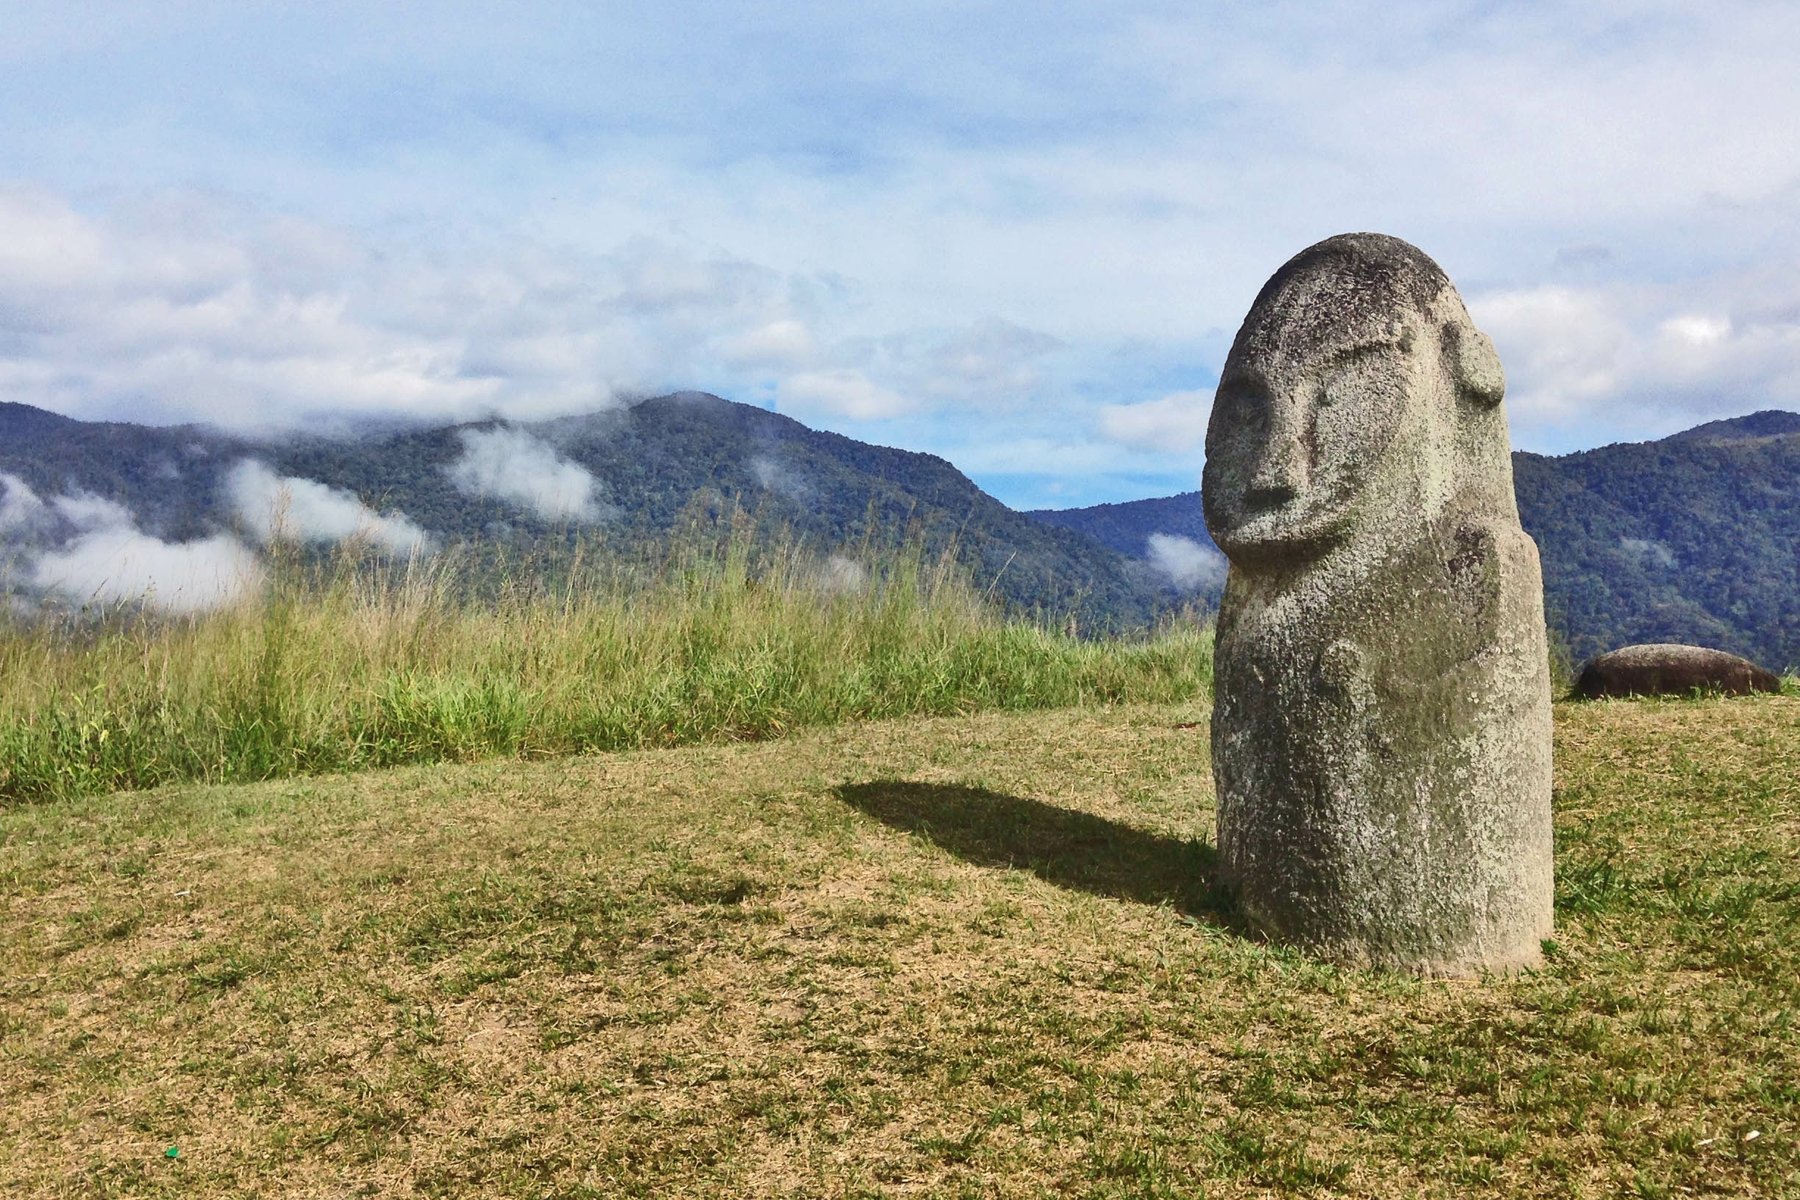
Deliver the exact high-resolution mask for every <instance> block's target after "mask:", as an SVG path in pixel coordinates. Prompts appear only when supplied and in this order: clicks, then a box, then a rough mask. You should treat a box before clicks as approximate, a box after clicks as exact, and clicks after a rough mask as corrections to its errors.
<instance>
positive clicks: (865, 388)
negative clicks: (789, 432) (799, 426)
mask: <svg viewBox="0 0 1800 1200" xmlns="http://www.w3.org/2000/svg"><path fill="white" fill-rule="evenodd" d="M781 400H782V403H783V405H792V406H793V407H795V408H798V409H801V410H802V411H805V410H822V411H824V412H827V413H833V414H836V415H839V416H845V417H851V418H854V419H856V420H859V421H876V420H882V419H885V418H889V417H898V416H901V415H903V414H905V413H907V412H911V411H913V410H914V409H915V408H916V407H917V405H915V404H913V403H912V402H910V401H908V400H907V399H906V397H904V396H902V395H900V394H899V393H898V392H894V391H890V390H889V389H887V388H885V387H882V386H881V385H880V384H877V383H874V382H872V381H871V380H870V379H869V378H868V376H866V375H864V374H863V373H862V372H860V371H851V370H834V371H802V372H800V373H799V374H796V375H790V376H788V377H787V378H786V379H784V380H782V381H781Z"/></svg>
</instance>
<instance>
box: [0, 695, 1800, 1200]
mask: <svg viewBox="0 0 1800 1200" xmlns="http://www.w3.org/2000/svg"><path fill="white" fill-rule="evenodd" d="M1205 717H1206V710H1205V708H1204V707H1203V706H1199V705H1190V706H1177V707H1118V708H1098V707H1097V708H1088V709H1066V710H1058V711H1052V712H1047V713H1027V714H995V715H980V716H974V717H966V718H954V717H952V718H938V719H928V720H899V721H888V722H875V723H867V724H855V725H846V726H841V727H838V728H834V729H826V730H820V731H813V732H808V733H805V734H803V735H799V736H795V737H791V738H788V739H785V740H774V741H765V742H758V743H754V744H748V745H737V746H705V747H696V748H686V749H673V750H661V751H644V752H632V753H623V754H614V755H604V756H590V757H574V758H560V759H549V760H542V761H527V762H520V761H506V762H493V763H486V764H476V765H445V766H430V767H413V768H401V769H395V770H390V771H384V772H374V773H367V774H360V775H349V776H339V777H331V778H318V779H306V780H290V781H285V782H275V783H268V784H258V785H251V786H233V787H191V786H183V787H173V788H167V789H164V790H159V791H153V792H142V793H127V794H120V795H114V796H109V797H103V798H98V799H91V800H74V801H58V802H50V803H43V804H37V805H23V806H16V807H14V808H12V809H10V810H9V811H5V812H0V1149H3V1150H4V1153H0V1195H6V1196H14V1195H17V1196H112V1195H167V1196H184V1197H226V1196H246V1195H258V1194H261V1195H291V1196H320V1197H340V1196H364V1195H382V1196H387V1195H401V1196H406V1195H421V1196H563V1197H578V1196H630V1195H642V1196H687V1195H716V1196H791V1195H799V1196H878V1195H933V1196H936V1195H946V1196H959V1195H962V1196H982V1197H987V1196H1036V1195H1059V1196H1199V1195H1204V1196H1220V1197H1227V1196H1263V1195H1288V1194H1313V1195H1321V1196H1336V1195H1343V1196H1395V1197H1400V1196H1406V1197H1412V1196H1471V1195H1480V1196H1616V1195H1639V1196H1676V1195H1690V1194H1691V1195H1707V1194H1712V1195H1726V1196H1755V1195H1766V1196H1795V1195H1800V1145H1797V1142H1796V1138H1797V1136H1800V699H1795V698H1793V697H1791V696H1781V697H1759V698H1755V699H1748V700H1701V701H1673V702H1658V703H1650V702H1633V703H1602V704H1594V705H1587V706H1578V705H1561V706H1559V707H1558V711H1557V721H1558V747H1557V749H1558V761H1557V779H1558V789H1557V807H1558V814H1557V829H1558V835H1559V838H1558V841H1559V845H1558V874H1559V896H1558V924H1559V927H1558V931H1557V935H1556V939H1555V941H1554V943H1553V944H1552V946H1551V947H1550V954H1549V957H1548V960H1547V962H1546V965H1545V967H1544V968H1543V969H1542V970H1541V971H1539V972H1535V973H1530V974H1527V975H1524V976H1520V977H1516V978H1508V979H1498V978H1496V979H1487V980H1479V981H1474V982H1457V983H1444V982H1419V981H1415V980H1410V979H1403V978H1394V977H1388V976H1381V975H1374V974H1366V973H1360V972H1354V971H1343V970H1338V969H1335V968H1331V967H1327V966H1321V965H1317V964H1314V963H1311V962H1309V961H1307V960H1305V959H1304V958H1301V957H1299V956H1296V955H1295V954H1293V953H1291V952H1287V951H1284V950H1280V949H1276V948H1271V947H1269V946H1266V945H1262V944H1259V943H1257V942H1256V941H1254V940H1251V939H1249V938H1247V937H1246V936H1244V934H1243V932H1242V931H1241V930H1240V929H1238V928H1237V927H1236V925H1235V924H1234V921H1233V919H1232V916H1231V912H1230V908H1229V905H1227V904H1225V903H1223V902H1222V901H1221V900H1220V898H1219V897H1217V896H1215V895H1214V894H1213V893H1212V892H1211V891H1210V890H1209V888H1208V886H1207V882H1206V880H1207V872H1208V870H1209V866H1210V849H1209V842H1210V837H1211V827H1212V811H1211V796H1210V793H1211V788H1210V775H1209V773H1210V767H1209V763H1208V759H1207V753H1206V728H1205V723H1204V722H1205Z"/></svg>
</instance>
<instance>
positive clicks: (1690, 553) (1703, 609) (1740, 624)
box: [1030, 411, 1800, 669]
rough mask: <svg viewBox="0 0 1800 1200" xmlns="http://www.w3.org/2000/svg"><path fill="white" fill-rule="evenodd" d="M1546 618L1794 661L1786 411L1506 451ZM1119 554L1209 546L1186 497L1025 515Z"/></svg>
mask: <svg viewBox="0 0 1800 1200" xmlns="http://www.w3.org/2000/svg"><path fill="white" fill-rule="evenodd" d="M1513 481H1514V486H1515V488H1516V489H1517V492H1518V498H1519V518H1520V520H1521V522H1522V523H1523V524H1524V526H1525V530H1526V532H1528V533H1530V534H1531V536H1532V537H1534V538H1536V539H1537V543H1538V549H1539V552H1540V554H1541V556H1542V559H1543V566H1544V595H1545V605H1546V609H1547V611H1548V615H1549V620H1550V624H1551V626H1552V628H1554V629H1555V630H1556V631H1558V632H1559V633H1560V634H1561V635H1562V636H1563V637H1564V638H1565V639H1566V641H1567V643H1568V647H1569V650H1570V652H1571V653H1572V654H1573V655H1574V656H1575V657H1576V658H1578V659H1580V658H1586V657H1588V656H1590V655H1593V654H1597V653H1599V652H1601V651H1603V650H1610V649H1613V648H1614V647H1617V646H1622V645H1627V644H1629V643H1632V642H1660V641H1679V642H1696V643H1699V644H1702V645H1708V646H1716V647H1719V648H1720V649H1724V650H1730V651H1732V652H1733V653H1737V654H1743V655H1747V656H1748V657H1750V658H1752V659H1755V660H1756V661H1758V662H1761V663H1765V664H1767V665H1769V666H1771V667H1773V668H1775V669H1781V668H1784V667H1792V666H1795V665H1800V414H1795V413H1787V412H1776V411H1767V412H1759V413H1753V414H1751V415H1749V416H1746V417H1737V418H1733V419H1731V420H1726V421H1713V422H1709V423H1708V424H1706V425H1701V426H1698V427H1696V428H1694V429H1690V430H1687V431H1685V432H1682V433H1678V434H1675V435H1673V436H1671V437H1667V438H1664V439H1662V440H1661V441H1655V442H1634V443H1623V444H1619V445H1612V446H1603V447H1601V448H1599V449H1597V450H1589V451H1585V452H1583V453H1580V454H1569V455H1563V456H1561V457H1555V458H1551V457H1545V456H1543V455H1537V454H1525V453H1515V454H1514V455H1513ZM1030 515H1031V516H1033V517H1035V518H1036V519H1038V520H1040V521H1044V522H1047V523H1051V524H1055V525H1058V526H1061V527H1064V528H1068V529H1073V530H1078V531H1080V532H1083V533H1087V534H1090V535H1091V536H1093V537H1095V538H1097V539H1098V540H1100V541H1101V542H1104V543H1105V544H1106V545H1107V546H1109V547H1111V548H1112V549H1114V550H1116V551H1118V552H1119V553H1121V554H1125V555H1139V556H1141V555H1143V554H1145V553H1146V552H1147V545H1148V541H1149V538H1150V537H1151V536H1152V535H1153V534H1158V533H1161V534H1178V535H1180V536H1183V537H1188V538H1192V539H1195V540H1196V541H1200V542H1202V543H1204V545H1206V546H1209V547H1210V546H1211V545H1212V542H1211V539H1210V538H1208V537H1207V536H1206V530H1205V525H1204V522H1203V521H1202V520H1201V515H1200V494H1199V493H1198V492H1186V493H1183V494H1181V495H1179V496H1170V497H1166V498H1162V499H1156V500H1137V501H1132V502H1130V503H1127V504H1100V505H1095V506H1093V507H1091V508H1081V509H1066V510H1060V511H1037V512H1033V513H1031V514H1030Z"/></svg>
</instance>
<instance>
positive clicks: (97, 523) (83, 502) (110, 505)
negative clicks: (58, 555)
mask: <svg viewBox="0 0 1800 1200" xmlns="http://www.w3.org/2000/svg"><path fill="white" fill-rule="evenodd" d="M50 507H51V508H52V509H54V510H55V511H56V514H57V515H58V516H59V517H61V518H62V519H63V520H65V521H67V522H68V523H69V524H71V525H73V526H74V527H75V528H76V529H79V530H82V531H83V532H86V531H89V530H95V529H119V528H125V527H129V526H130V525H131V524H132V518H131V510H130V509H128V508H126V507H125V506H124V505H123V504H120V503H118V502H117V501H113V500H108V499H107V498H106V497H105V496H96V495H94V494H92V493H91V492H77V493H75V494H74V495H73V496H54V497H52V498H51V500H50Z"/></svg>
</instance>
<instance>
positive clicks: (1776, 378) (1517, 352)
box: [1470, 272, 1800, 437]
mask: <svg viewBox="0 0 1800 1200" xmlns="http://www.w3.org/2000/svg"><path fill="white" fill-rule="evenodd" d="M1470 311H1471V313H1472V314H1473V315H1474V317H1475V319H1476V322H1477V324H1479V325H1480V326H1481V327H1482V328H1483V329H1485V330H1486V331H1487V332H1488V333H1489V334H1490V335H1491V336H1492V337H1493V339H1494V343H1495V345H1496V347H1497V348H1498V349H1499V351H1500V357H1501V361H1502V362H1503V363H1504V364H1505V367H1506V374H1507V407H1508V410H1509V411H1510V412H1511V414H1512V416H1513V421H1514V425H1515V429H1517V428H1520V427H1522V428H1524V429H1525V430H1527V431H1531V430H1534V429H1544V428H1550V429H1556V428H1569V427H1590V428H1591V427H1594V426H1596V425H1598V426H1600V427H1610V428H1614V429H1621V428H1622V429H1631V430H1634V431H1635V432H1636V435H1637V436H1638V437H1653V436H1659V435H1661V434H1664V433H1669V432H1672V431H1674V430H1675V429H1679V428H1684V427H1686V426H1689V425H1693V424H1696V423H1698V422H1700V421H1706V420H1711V419H1714V418H1717V417H1722V416H1733V415H1738V414H1741V413H1745V412H1749V411H1752V410H1755V409H1761V408H1770V407H1792V406H1795V405H1797V404H1800V282H1795V281H1793V280H1772V279H1769V278H1768V277H1766V276H1763V275H1761V274H1760V273H1757V274H1748V273H1742V272H1738V273H1732V274H1730V275H1726V276H1721V277H1715V278H1711V279H1706V280H1700V281H1687V282H1684V283H1682V284H1679V285H1676V284H1655V285H1641V284H1639V285H1634V284H1628V283H1617V282H1615V283H1610V284H1597V285H1590V286H1586V287H1572V286H1568V285H1563V284H1554V285H1546V286H1543V287H1537V288H1529V289H1518V290H1512V291H1503V292H1496V293H1490V294H1486V295H1478V296H1475V297H1473V298H1472V299H1471V301H1470Z"/></svg>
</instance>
